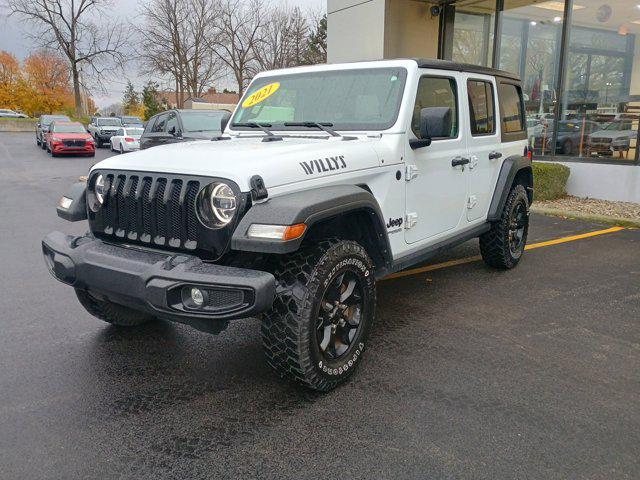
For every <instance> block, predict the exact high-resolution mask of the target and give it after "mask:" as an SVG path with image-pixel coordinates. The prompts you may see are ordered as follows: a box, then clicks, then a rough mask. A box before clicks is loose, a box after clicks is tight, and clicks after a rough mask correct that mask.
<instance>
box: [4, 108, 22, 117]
mask: <svg viewBox="0 0 640 480" xmlns="http://www.w3.org/2000/svg"><path fill="white" fill-rule="evenodd" d="M0 118H29V117H28V116H27V115H25V114H24V113H18V112H16V111H14V110H9V109H6V108H1V109H0Z"/></svg>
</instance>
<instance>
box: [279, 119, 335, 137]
mask: <svg viewBox="0 0 640 480" xmlns="http://www.w3.org/2000/svg"><path fill="white" fill-rule="evenodd" d="M284 126H285V127H307V128H314V127H315V128H319V129H320V130H324V131H325V132H327V133H328V134H329V135H331V136H332V137H341V136H342V135H340V134H339V133H338V132H336V131H335V130H333V129H332V128H329V127H333V123H331V122H323V123H320V122H284Z"/></svg>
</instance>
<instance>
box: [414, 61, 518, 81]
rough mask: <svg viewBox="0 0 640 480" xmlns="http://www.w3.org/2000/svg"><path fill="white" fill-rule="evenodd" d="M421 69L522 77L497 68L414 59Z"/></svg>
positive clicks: (511, 77) (512, 78)
mask: <svg viewBox="0 0 640 480" xmlns="http://www.w3.org/2000/svg"><path fill="white" fill-rule="evenodd" d="M412 60H414V61H415V62H416V63H417V64H418V67H420V68H436V69H439V70H455V71H457V72H469V73H480V74H483V75H493V76H495V77H502V78H508V79H510V80H517V81H518V82H519V81H520V77H519V76H518V75H516V74H514V73H511V72H505V71H504V70H498V69H496V68H489V67H483V66H480V65H471V64H468V63H458V62H450V61H448V60H435V59H433V58H413V59H412Z"/></svg>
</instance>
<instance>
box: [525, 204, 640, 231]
mask: <svg viewBox="0 0 640 480" xmlns="http://www.w3.org/2000/svg"><path fill="white" fill-rule="evenodd" d="M531 211H532V212H534V213H540V214H542V215H549V216H552V217H564V218H573V219H576V220H585V221H588V222H594V223H604V224H606V225H618V226H621V227H635V228H640V219H637V220H634V219H631V218H621V217H610V216H607V215H594V214H590V213H582V212H576V211H574V210H561V209H559V208H546V207H536V206H535V205H532V206H531Z"/></svg>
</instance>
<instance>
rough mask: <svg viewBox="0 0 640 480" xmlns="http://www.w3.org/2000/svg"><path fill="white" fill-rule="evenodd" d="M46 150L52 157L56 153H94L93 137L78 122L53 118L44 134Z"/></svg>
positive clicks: (93, 154)
mask: <svg viewBox="0 0 640 480" xmlns="http://www.w3.org/2000/svg"><path fill="white" fill-rule="evenodd" d="M45 143H46V147H47V152H49V153H50V154H51V156H52V157H57V156H58V155H86V156H88V157H93V156H95V154H96V145H95V142H94V140H93V137H92V136H91V135H90V134H89V133H88V132H87V131H86V130H85V128H84V127H83V126H82V124H81V123H79V122H62V121H57V120H54V121H53V122H52V123H51V127H50V128H49V131H48V132H47V134H46V135H45Z"/></svg>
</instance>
